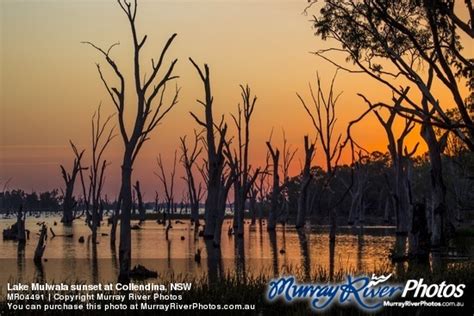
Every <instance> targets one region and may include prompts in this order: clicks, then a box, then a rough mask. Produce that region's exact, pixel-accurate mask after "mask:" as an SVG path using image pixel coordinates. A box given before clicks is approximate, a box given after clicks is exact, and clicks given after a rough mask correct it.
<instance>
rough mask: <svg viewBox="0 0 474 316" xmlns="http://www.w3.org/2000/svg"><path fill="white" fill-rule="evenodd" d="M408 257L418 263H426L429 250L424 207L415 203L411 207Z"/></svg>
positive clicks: (428, 234)
mask: <svg viewBox="0 0 474 316" xmlns="http://www.w3.org/2000/svg"><path fill="white" fill-rule="evenodd" d="M411 234H412V236H411V241H412V245H411V247H410V248H411V249H410V256H411V257H412V258H414V259H415V260H417V261H420V262H428V260H429V249H430V237H431V236H430V233H429V232H428V223H427V221H426V205H425V204H424V203H416V204H415V205H414V206H413V220H412V228H411Z"/></svg>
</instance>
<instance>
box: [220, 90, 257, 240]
mask: <svg viewBox="0 0 474 316" xmlns="http://www.w3.org/2000/svg"><path fill="white" fill-rule="evenodd" d="M240 89H241V97H242V106H241V105H240V103H239V104H238V106H237V115H233V114H232V115H231V116H232V119H233V121H234V123H235V127H236V128H237V150H236V152H235V156H234V158H235V159H234V163H233V164H231V168H232V169H236V170H233V171H232V173H233V175H234V177H235V179H234V223H233V226H234V230H236V236H238V237H242V236H243V234H244V210H245V202H246V201H247V199H248V197H249V193H250V190H251V188H252V186H253V184H254V182H255V180H256V178H257V176H258V173H259V171H260V169H259V168H257V169H256V170H255V171H254V172H253V175H252V176H250V170H251V165H250V164H249V146H250V120H251V118H252V114H253V111H254V109H255V104H256V102H257V97H256V96H253V97H252V96H251V90H250V87H249V86H248V85H245V87H244V86H243V85H240ZM242 119H243V120H242ZM227 156H228V157H230V158H232V155H231V152H230V148H228V153H227Z"/></svg>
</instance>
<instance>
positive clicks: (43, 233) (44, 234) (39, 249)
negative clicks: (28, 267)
mask: <svg viewBox="0 0 474 316" xmlns="http://www.w3.org/2000/svg"><path fill="white" fill-rule="evenodd" d="M47 238H48V229H47V227H46V225H45V224H43V225H41V230H40V236H39V239H38V244H37V245H36V250H35V255H34V259H33V260H34V262H35V263H36V264H37V265H40V264H41V259H42V258H43V254H44V250H45V249H46V239H47Z"/></svg>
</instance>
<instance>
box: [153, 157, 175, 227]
mask: <svg viewBox="0 0 474 316" xmlns="http://www.w3.org/2000/svg"><path fill="white" fill-rule="evenodd" d="M176 155H177V152H176V151H175V152H174V161H173V169H171V172H170V176H169V178H168V177H167V176H166V172H165V169H164V167H163V160H162V159H161V154H160V155H159V156H158V158H157V159H156V162H157V164H158V169H159V172H155V175H156V176H157V177H158V178H159V179H160V181H161V184H163V187H164V189H165V197H166V210H164V212H166V214H167V215H168V226H167V230H168V229H170V228H171V226H172V225H171V213H172V211H173V206H174V182H175V181H174V179H175V175H176V159H177V158H176V157H177V156H176ZM165 224H166V223H163V225H165Z"/></svg>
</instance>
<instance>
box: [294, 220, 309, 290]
mask: <svg viewBox="0 0 474 316" xmlns="http://www.w3.org/2000/svg"><path fill="white" fill-rule="evenodd" d="M297 232H298V240H299V242H300V251H301V264H302V266H303V273H304V278H305V280H308V281H309V280H310V278H311V259H310V256H309V246H308V236H306V233H305V232H304V231H303V230H302V229H298V230H297Z"/></svg>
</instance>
